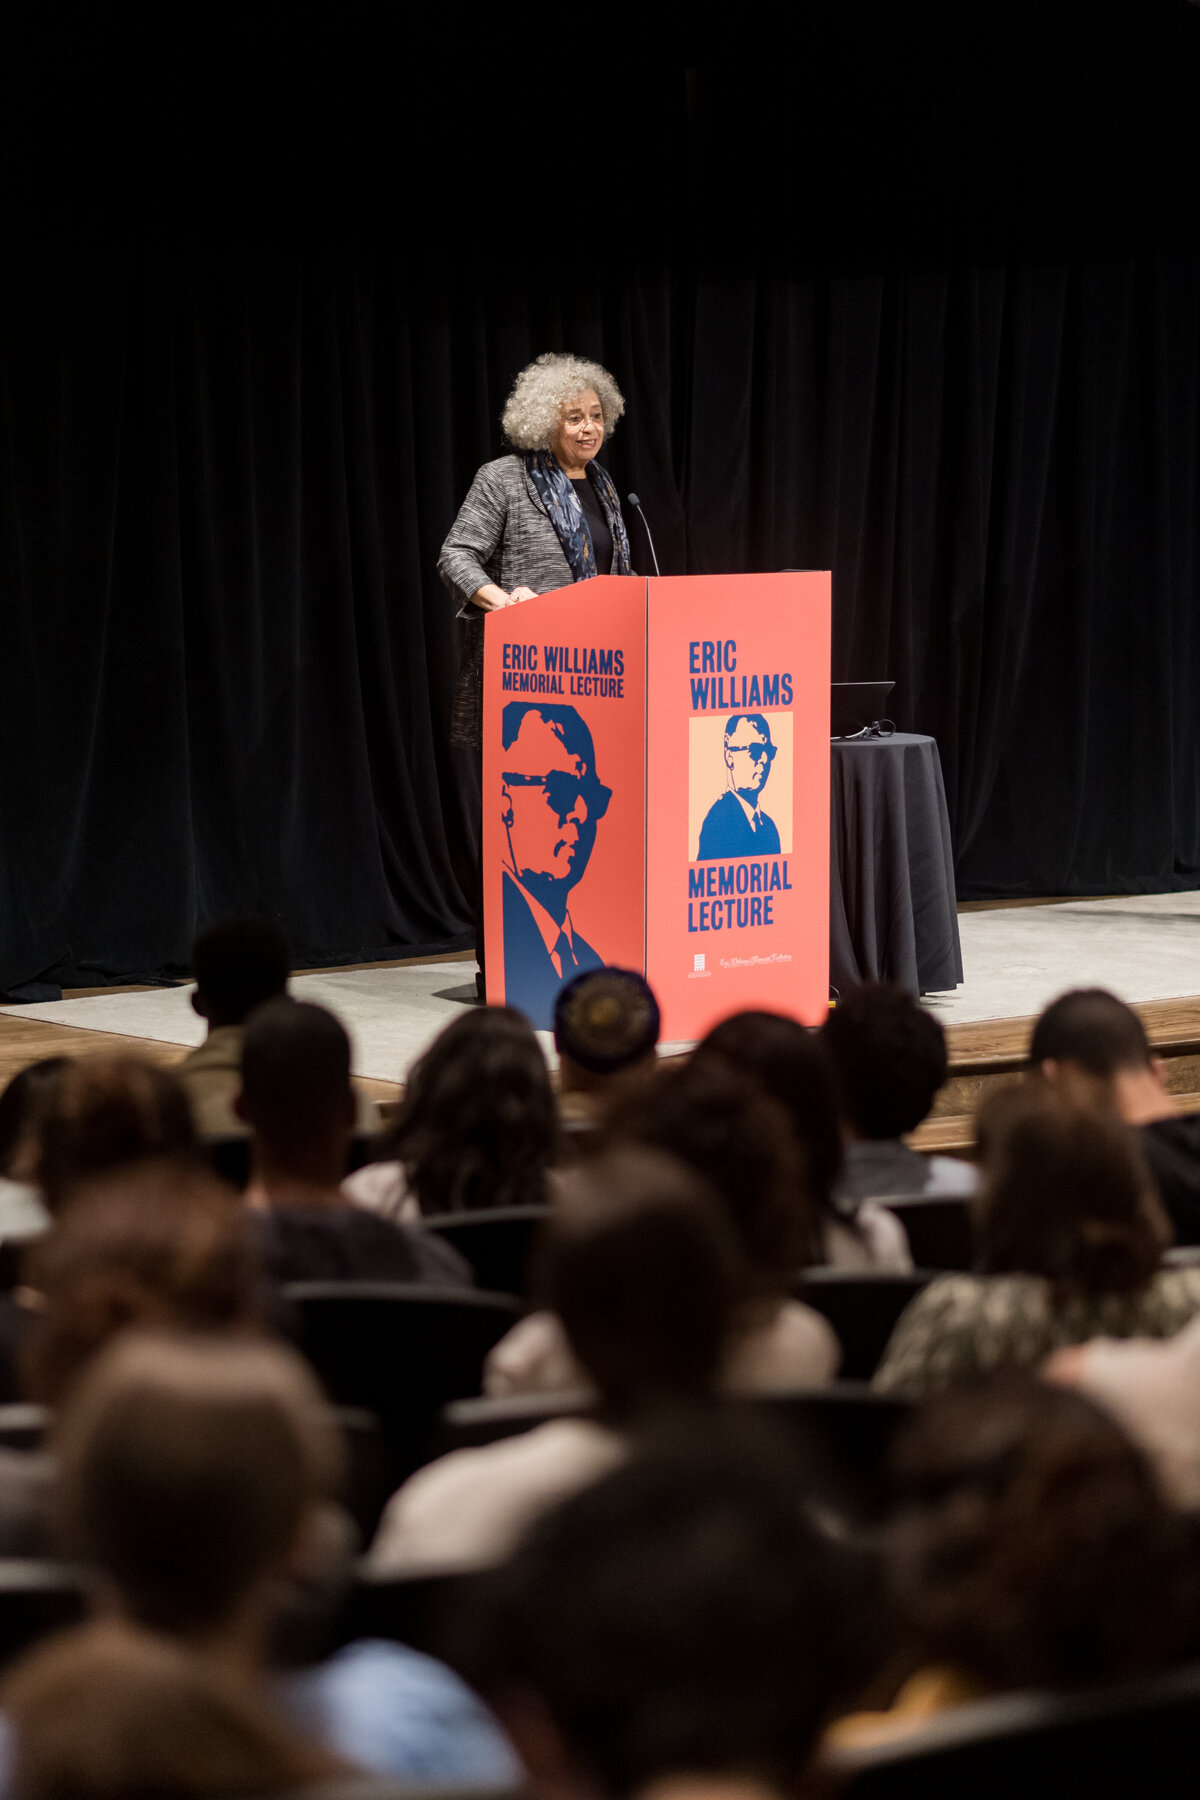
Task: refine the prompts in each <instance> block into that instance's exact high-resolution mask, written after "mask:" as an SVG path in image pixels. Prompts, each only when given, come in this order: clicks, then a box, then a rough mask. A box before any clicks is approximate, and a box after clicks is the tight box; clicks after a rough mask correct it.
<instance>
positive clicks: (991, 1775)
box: [825, 1663, 1200, 1800]
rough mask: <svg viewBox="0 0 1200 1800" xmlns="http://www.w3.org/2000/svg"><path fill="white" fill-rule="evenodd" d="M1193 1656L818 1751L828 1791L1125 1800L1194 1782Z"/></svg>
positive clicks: (1196, 1681) (1196, 1695)
mask: <svg viewBox="0 0 1200 1800" xmlns="http://www.w3.org/2000/svg"><path fill="white" fill-rule="evenodd" d="M1198 1742H1200V1664H1197V1663H1189V1664H1188V1665H1187V1666H1185V1667H1183V1668H1180V1669H1173V1670H1170V1671H1169V1672H1168V1673H1167V1674H1165V1675H1156V1676H1153V1677H1150V1678H1149V1679H1144V1680H1140V1681H1131V1682H1122V1683H1121V1684H1120V1685H1119V1686H1114V1687H1107V1688H1101V1689H1097V1690H1095V1691H1093V1692H1091V1693H1087V1694H1071V1695H1053V1694H1037V1693H1024V1694H1006V1695H1001V1696H999V1697H998V1698H996V1699H992V1700H982V1701H978V1702H976V1703H975V1704H973V1705H970V1706H961V1707H956V1708H954V1709H953V1710H952V1711H949V1712H946V1713H944V1714H942V1715H940V1716H939V1717H938V1718H936V1719H934V1720H932V1721H931V1722H930V1723H929V1724H928V1725H926V1726H924V1727H923V1728H922V1729H921V1730H920V1731H917V1732H914V1733H913V1734H912V1735H911V1736H909V1737H906V1738H903V1739H901V1740H900V1741H899V1742H896V1743H893V1744H886V1745H876V1746H874V1747H871V1748H867V1747H865V1746H864V1747H858V1748H854V1749H850V1748H844V1749H839V1750H837V1751H831V1752H829V1753H828V1755H827V1757H826V1759H825V1764H826V1767H827V1768H828V1770H829V1772H830V1775H831V1776H832V1777H833V1779H834V1781H835V1782H836V1784H837V1785H836V1791H837V1792H838V1794H839V1796H840V1800H909V1797H910V1796H913V1797H914V1800H915V1797H918V1796H919V1800H962V1797H963V1795H964V1794H969V1795H970V1796H971V1800H1013V1797H1014V1795H1021V1796H1022V1800H1062V1797H1063V1796H1064V1795H1067V1794H1079V1795H1085V1796H1086V1800H1129V1797H1130V1796H1131V1795H1135V1794H1136V1795H1140V1794H1147V1795H1163V1796H1168V1795H1176V1794H1179V1795H1183V1794H1191V1793H1193V1792H1194V1791H1195V1785H1196V1745H1197V1743H1198Z"/></svg>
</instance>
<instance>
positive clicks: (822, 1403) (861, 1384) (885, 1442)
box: [747, 1381, 912, 1526]
mask: <svg viewBox="0 0 1200 1800" xmlns="http://www.w3.org/2000/svg"><path fill="white" fill-rule="evenodd" d="M747 1403H748V1404H752V1405H754V1406H757V1407H760V1408H761V1409H762V1410H763V1411H764V1412H766V1413H767V1414H769V1415H770V1416H771V1417H772V1418H775V1419H777V1420H779V1422H780V1423H781V1424H784V1425H786V1426H787V1427H788V1429H789V1430H790V1431H792V1432H793V1433H794V1434H795V1435H796V1436H798V1437H799V1439H800V1440H801V1443H802V1444H803V1445H804V1447H805V1448H806V1449H807V1450H808V1451H809V1452H810V1453H811V1455H812V1457H813V1461H814V1470H815V1474H816V1476H817V1477H823V1478H824V1485H825V1487H826V1488H827V1490H828V1492H827V1495H826V1498H827V1502H828V1504H829V1505H830V1506H831V1507H832V1508H833V1509H834V1510H836V1511H838V1512H840V1513H842V1514H843V1515H844V1516H845V1518H846V1520H847V1523H848V1524H850V1525H852V1526H862V1525H865V1524H868V1523H873V1522H874V1521H876V1520H877V1519H879V1518H880V1517H882V1515H883V1513H884V1512H885V1511H886V1509H887V1505H888V1501H889V1485H888V1459H889V1455H890V1452H891V1447H892V1439H893V1438H894V1437H895V1435H896V1432H897V1430H898V1429H899V1427H900V1426H901V1425H902V1424H903V1423H904V1421H905V1420H906V1419H907V1418H908V1417H909V1415H910V1413H911V1412H912V1404H911V1402H910V1401H907V1400H902V1399H900V1398H899V1397H898V1396H897V1395H894V1394H877V1393H875V1392H873V1390H872V1389H871V1387H870V1386H869V1385H868V1384H867V1382H865V1381H831V1382H829V1383H827V1384H826V1385H825V1386H823V1387H804V1388H779V1389H775V1390H773V1391H771V1392H769V1393H763V1394H755V1395H753V1396H750V1397H749V1398H748V1402H747Z"/></svg>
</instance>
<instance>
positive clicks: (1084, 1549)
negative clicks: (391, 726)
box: [830, 1378, 1200, 1744]
mask: <svg viewBox="0 0 1200 1800" xmlns="http://www.w3.org/2000/svg"><path fill="white" fill-rule="evenodd" d="M896 1485H897V1490H898V1500H897V1512H896V1516H895V1518H894V1520H893V1524H892V1527H891V1531H890V1536H889V1543H888V1547H889V1554H888V1558H887V1561H888V1564H889V1567H890V1574H891V1584H892V1587H893V1589H894V1594H895V1600H896V1604H897V1607H898V1611H899V1615H900V1626H901V1630H902V1633H903V1637H904V1639H905V1646H904V1648H905V1653H906V1657H907V1661H908V1666H909V1667H910V1668H912V1667H915V1669H916V1671H917V1672H916V1674H914V1675H912V1676H911V1677H910V1678H909V1679H908V1680H907V1681H906V1682H905V1683H904V1685H903V1686H902V1687H901V1688H900V1690H899V1692H898V1693H897V1694H896V1697H895V1700H894V1702H893V1704H892V1707H891V1709H890V1711H887V1712H883V1713H866V1714H864V1713H859V1714H853V1715H851V1716H850V1717H848V1718H845V1719H842V1720H841V1721H840V1722H839V1723H838V1725H837V1726H835V1727H834V1729H833V1731H832V1732H831V1734H830V1737H831V1740H832V1741H833V1742H834V1743H835V1744H836V1743H864V1742H871V1741H886V1740H887V1739H889V1738H893V1737H901V1736H904V1735H906V1734H907V1733H908V1732H911V1731H914V1730H917V1729H919V1728H920V1727H921V1726H922V1725H923V1724H924V1723H925V1722H926V1721H927V1719H928V1718H929V1717H930V1716H931V1715H932V1714H935V1713H939V1712H942V1711H944V1710H945V1709H946V1708H948V1707H952V1706H956V1705H959V1704H961V1703H962V1702H964V1701H968V1700H974V1699H978V1698H981V1697H983V1696H985V1695H990V1694H1001V1693H1008V1692H1011V1691H1014V1690H1017V1689H1022V1688H1048V1689H1051V1690H1075V1689H1080V1688H1087V1687H1092V1686H1097V1685H1100V1684H1103V1683H1106V1682H1110V1681H1118V1680H1121V1679H1123V1678H1125V1677H1132V1676H1137V1675H1145V1674H1149V1673H1151V1672H1153V1671H1154V1670H1156V1669H1159V1668H1162V1667H1163V1666H1165V1665H1167V1664H1169V1663H1170V1661H1171V1660H1172V1659H1173V1658H1175V1657H1177V1656H1179V1655H1181V1654H1183V1653H1184V1652H1185V1651H1186V1649H1187V1648H1188V1647H1189V1645H1190V1643H1191V1641H1192V1638H1193V1635H1194V1631H1195V1626H1196V1622H1197V1617H1198V1605H1197V1603H1198V1599H1200V1589H1198V1583H1197V1569H1196V1564H1195V1559H1194V1555H1193V1552H1192V1543H1191V1534H1190V1531H1189V1530H1188V1528H1187V1526H1186V1524H1185V1522H1184V1521H1183V1519H1182V1518H1181V1516H1180V1515H1179V1514H1177V1513H1175V1512H1173V1511H1172V1510H1171V1509H1170V1508H1169V1507H1168V1506H1167V1504H1166V1502H1165V1501H1164V1500H1163V1499H1162V1497H1161V1496H1160V1494H1159V1491H1158V1489H1157V1486H1156V1484H1155V1481H1154V1478H1153V1476H1152V1474H1151V1472H1150V1470H1149V1468H1148V1467H1147V1466H1146V1464H1145V1462H1144V1461H1143V1459H1142V1457H1141V1455H1140V1454H1139V1453H1138V1452H1137V1451H1136V1450H1135V1449H1134V1448H1133V1446H1132V1445H1131V1444H1130V1443H1129V1441H1128V1440H1127V1439H1126V1438H1125V1437H1124V1436H1123V1434H1122V1433H1121V1432H1120V1431H1119V1430H1118V1428H1117V1427H1116V1425H1115V1424H1113V1423H1112V1421H1111V1420H1109V1419H1108V1418H1107V1417H1106V1416H1105V1415H1104V1413H1103V1412H1101V1411H1100V1410H1099V1409H1098V1408H1097V1407H1094V1406H1092V1405H1091V1404H1089V1402H1087V1401H1086V1400H1083V1399H1080V1398H1078V1397H1077V1396H1075V1395H1072V1394H1066V1393H1062V1392H1057V1391H1055V1390H1053V1389H1051V1388H1049V1387H1047V1386H1045V1385H1044V1384H1041V1383H1038V1382H1036V1381H1033V1380H1028V1379H1026V1380H1022V1379H1020V1378H1009V1379H1007V1380H1001V1381H996V1382H992V1383H990V1384H985V1385H982V1386H980V1387H978V1388H974V1389H971V1390H966V1391H962V1392H960V1393H958V1394H953V1395H946V1396H943V1397H942V1398H941V1399H940V1400H937V1401H934V1402H933V1403H931V1404H930V1405H929V1406H928V1407H927V1408H925V1409H924V1410H923V1411H922V1412H921V1413H920V1414H919V1415H918V1416H917V1418H916V1419H915V1420H914V1421H913V1423H912V1424H911V1425H910V1426H909V1427H908V1428H907V1429H906V1431H905V1433H904V1435H903V1436H902V1438H901V1439H900V1440H899V1442H898V1445H897V1451H896Z"/></svg>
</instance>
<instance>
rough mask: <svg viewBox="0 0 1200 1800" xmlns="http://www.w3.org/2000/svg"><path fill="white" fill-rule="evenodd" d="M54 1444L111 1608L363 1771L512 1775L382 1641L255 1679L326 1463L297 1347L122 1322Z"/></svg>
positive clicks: (308, 1541)
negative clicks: (161, 1331) (149, 1330)
mask: <svg viewBox="0 0 1200 1800" xmlns="http://www.w3.org/2000/svg"><path fill="white" fill-rule="evenodd" d="M56 1445H57V1449H58V1453H59V1458H60V1467H61V1485H60V1493H61V1511H62V1522H63V1533H64V1545H65V1547H66V1548H67V1549H68V1550H69V1551H70V1552H71V1553H72V1554H73V1556H74V1558H75V1560H76V1561H77V1562H79V1563H80V1565H81V1566H82V1567H83V1568H84V1569H85V1570H87V1571H90V1572H91V1574H92V1575H93V1577H94V1578H96V1579H97V1581H98V1583H99V1585H98V1587H97V1589H96V1591H97V1594H98V1595H103V1596H105V1597H106V1598H107V1603H108V1605H109V1607H110V1609H111V1610H114V1611H115V1612H116V1613H117V1615H118V1616H119V1617H121V1618H123V1619H124V1620H126V1621H128V1622H129V1623H131V1624H133V1625H136V1626H139V1627H142V1628H144V1629H146V1630H150V1631H154V1632H157V1633H159V1634H161V1635H162V1636H164V1637H167V1638H170V1639H172V1640H174V1641H175V1642H177V1643H179V1644H180V1645H183V1646H185V1647H186V1648H187V1649H188V1650H189V1651H190V1652H191V1653H192V1654H193V1655H194V1656H196V1657H197V1658H199V1659H200V1660H201V1661H202V1662H203V1663H205V1664H206V1665H208V1666H209V1667H210V1668H211V1669H212V1670H213V1671H214V1672H215V1673H216V1674H217V1675H219V1676H220V1677H221V1678H222V1679H225V1680H230V1681H233V1682H236V1683H237V1684H238V1685H239V1687H240V1688H241V1690H242V1691H243V1692H245V1693H247V1694H250V1695H257V1696H261V1697H262V1699H263V1702H264V1703H269V1702H271V1701H272V1700H273V1702H274V1704H276V1705H279V1706H281V1707H282V1708H283V1709H284V1711H285V1712H287V1713H288V1714H290V1715H291V1716H292V1717H293V1718H294V1719H296V1720H297V1721H298V1722H300V1723H301V1724H303V1725H304V1727H305V1728H307V1729H308V1730H311V1731H313V1732H314V1733H315V1734H316V1735H317V1736H318V1737H319V1738H320V1739H321V1741H322V1742H323V1743H324V1744H325V1745H326V1747H327V1748H328V1749H329V1750H330V1751H332V1752H333V1753H334V1754H335V1755H338V1756H341V1757H345V1758H346V1759H348V1760H349V1761H352V1762H356V1763H358V1764H360V1765H362V1766H363V1767H366V1768H368V1769H371V1770H373V1771H375V1772H377V1773H381V1774H395V1775H403V1776H405V1777H408V1778H409V1779H412V1780H414V1781H420V1782H428V1783H431V1784H434V1783H439V1782H441V1783H454V1782H459V1783H464V1784H466V1783H473V1782H475V1783H483V1784H496V1785H500V1784H503V1783H505V1782H507V1781H511V1780H512V1779H513V1778H514V1776H515V1773H516V1765H515V1762H514V1758H513V1756H512V1753H511V1751H510V1749H509V1747H508V1745H507V1744H506V1743H505V1741H504V1739H503V1738H502V1736H501V1735H500V1733H499V1731H498V1730H497V1729H496V1726H495V1724H494V1722H493V1721H492V1720H491V1719H490V1717H489V1716H488V1715H487V1713H486V1712H485V1710H484V1709H483V1707H482V1706H481V1705H480V1704H479V1702H478V1701H477V1700H476V1699H475V1698H474V1696H473V1695H472V1694H471V1693H470V1692H469V1691H468V1690H467V1689H466V1688H465V1687H464V1686H463V1685H462V1683H461V1682H460V1681H459V1680H458V1678H457V1677H456V1676H454V1675H452V1674H451V1673H450V1671H449V1670H448V1669H445V1668H443V1667H442V1666H441V1665H440V1664H438V1663H435V1662H433V1661H432V1660H431V1659H430V1658H428V1657H424V1656H420V1655H417V1654H416V1653H415V1652H413V1651H410V1650H406V1649H402V1648H401V1647H400V1646H399V1645H394V1644H385V1643H377V1642H371V1641H362V1642H358V1643H354V1644H351V1645H349V1646H348V1647H347V1648H346V1649H344V1650H342V1651H340V1652H339V1653H338V1654H337V1655H336V1656H334V1657H333V1658H331V1659H330V1660H329V1661H328V1662H325V1663H322V1664H319V1665H317V1666H315V1667H313V1668H310V1669H307V1670H304V1671H302V1672H300V1673H299V1674H296V1675H292V1676H288V1677H275V1678H273V1679H270V1678H269V1674H268V1668H267V1655H268V1645H269V1642H270V1638H271V1633H272V1628H273V1626H274V1623H275V1620H276V1617H277V1615H278V1613H279V1611H280V1609H281V1607H282V1605H283V1604H284V1602H285V1599H286V1596H287V1594H288V1592H289V1589H290V1588H292V1587H293V1586H294V1584H295V1583H296V1581H297V1580H301V1579H311V1577H312V1574H313V1570H312V1564H313V1561H314V1559H315V1558H316V1557H317V1556H318V1555H319V1554H320V1553H321V1551H322V1548H323V1546H324V1544H325V1543H326V1539H325V1536H324V1534H323V1533H322V1532H321V1531H320V1530H319V1526H320V1523H321V1514H322V1508H323V1505H324V1504H325V1503H326V1502H327V1501H328V1499H329V1497H330V1495H331V1494H332V1493H333V1492H334V1490H335V1487H336V1485H337V1478H338V1473H339V1470H338V1463H339V1447H338V1443H337V1438H336V1431H335V1428H334V1424H333V1420H332V1416H331V1415H330V1414H329V1412H328V1410H327V1409H326V1408H325V1406H324V1404H323V1403H322V1401H321V1397H320V1394H319V1392H318V1390H317V1387H316V1384H315V1382H314V1380H313V1378H312V1376H311V1374H310V1373H309V1372H308V1370H307V1368H306V1367H305V1365H304V1364H303V1363H302V1362H301V1361H300V1360H299V1358H298V1357H295V1356H293V1355H292V1354H291V1353H290V1352H289V1351H286V1350H284V1349H283V1348H281V1347H279V1346H276V1345H273V1344H270V1343H267V1342H263V1341H259V1342H255V1341H253V1340H249V1341H247V1340H236V1341H235V1340H231V1339H226V1340H221V1339H217V1338H213V1337H209V1338H193V1339H186V1338H173V1337H166V1336H161V1337H154V1336H151V1335H145V1334H143V1335H139V1334H132V1335H126V1336H125V1337H124V1338H122V1339H121V1341H120V1342H118V1343H116V1344H114V1345H112V1346H111V1347H110V1348H109V1349H108V1350H107V1351H106V1352H105V1353H104V1355H103V1356H102V1357H100V1358H99V1359H98V1360H97V1361H96V1362H95V1364H93V1366H92V1368H91V1369H89V1371H88V1372H87V1374H86V1375H85V1376H84V1377H83V1379H82V1380H81V1382H80V1383H79V1384H78V1386H77V1388H76V1389H75V1391H74V1393H73V1395H72V1398H71V1403H70V1405H69V1406H68V1407H67V1408H66V1409H65V1411H64V1414H63V1417H62V1420H61V1422H60V1426H59V1429H58V1431H57V1433H56Z"/></svg>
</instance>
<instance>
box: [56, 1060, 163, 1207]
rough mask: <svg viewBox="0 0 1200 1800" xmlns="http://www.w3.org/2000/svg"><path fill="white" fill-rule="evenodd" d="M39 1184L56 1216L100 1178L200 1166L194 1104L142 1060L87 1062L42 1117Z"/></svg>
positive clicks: (60, 1087)
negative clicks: (150, 1168) (158, 1167)
mask: <svg viewBox="0 0 1200 1800" xmlns="http://www.w3.org/2000/svg"><path fill="white" fill-rule="evenodd" d="M40 1124H41V1130H40V1143H39V1146H38V1160H37V1179H38V1185H39V1186H40V1188H41V1190H42V1195H43V1197H44V1199H45V1202H46V1205H47V1207H48V1208H49V1210H50V1212H51V1213H57V1212H59V1211H60V1210H61V1208H62V1206H63V1204H64V1202H65V1201H66V1200H67V1199H68V1198H69V1196H70V1193H71V1190H72V1188H73V1187H74V1186H76V1185H77V1184H78V1183H79V1182H81V1181H85V1180H87V1179H88V1178H89V1177H91V1176H93V1175H103V1174H104V1173H105V1172H106V1171H108V1170H110V1169H123V1168H132V1167H133V1165H134V1164H136V1163H139V1162H143V1161H145V1160H147V1159H151V1158H153V1159H157V1158H160V1157H169V1158H172V1159H174V1160H176V1161H177V1162H178V1163H179V1164H180V1165H181V1166H182V1165H184V1164H187V1163H192V1164H194V1163H195V1162H196V1160H197V1151H196V1135H195V1132H194V1131H193V1129H192V1115H191V1113H190V1111H189V1110H188V1103H187V1096H186V1095H185V1093H184V1091H183V1089H182V1087H181V1086H180V1084H179V1082H178V1080H177V1079H176V1077H175V1075H174V1074H173V1073H172V1071H171V1070H170V1069H162V1068H158V1067H157V1066H156V1065H155V1064H154V1063H148V1062H142V1061H141V1060H140V1059H139V1058H138V1057H135V1056H108V1055H100V1056H81V1057H79V1058H77V1059H76V1060H75V1061H73V1062H71V1063H69V1064H68V1066H67V1067H66V1068H65V1069H64V1070H62V1072H61V1074H60V1075H59V1077H58V1080H57V1081H55V1082H54V1083H53V1085H52V1086H51V1088H50V1090H49V1093H48V1094H47V1096H46V1099H45V1103H44V1105H43V1106H42V1108H41V1109H40Z"/></svg>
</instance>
